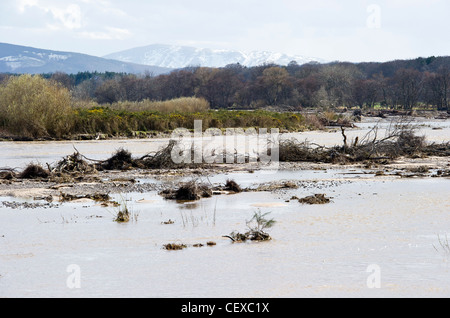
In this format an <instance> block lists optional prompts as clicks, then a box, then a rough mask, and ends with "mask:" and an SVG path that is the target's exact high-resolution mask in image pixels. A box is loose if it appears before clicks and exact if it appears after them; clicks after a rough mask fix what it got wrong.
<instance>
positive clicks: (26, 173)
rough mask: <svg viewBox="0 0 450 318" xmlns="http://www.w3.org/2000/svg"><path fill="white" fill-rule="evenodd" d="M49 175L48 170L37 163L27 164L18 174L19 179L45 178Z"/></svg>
mask: <svg viewBox="0 0 450 318" xmlns="http://www.w3.org/2000/svg"><path fill="white" fill-rule="evenodd" d="M49 176H50V172H49V171H47V170H45V169H44V168H42V166H40V165H37V164H33V163H32V164H29V165H28V166H27V167H26V168H25V169H24V170H23V171H22V172H21V173H20V174H19V179H39V178H42V179H45V178H48V177H49Z"/></svg>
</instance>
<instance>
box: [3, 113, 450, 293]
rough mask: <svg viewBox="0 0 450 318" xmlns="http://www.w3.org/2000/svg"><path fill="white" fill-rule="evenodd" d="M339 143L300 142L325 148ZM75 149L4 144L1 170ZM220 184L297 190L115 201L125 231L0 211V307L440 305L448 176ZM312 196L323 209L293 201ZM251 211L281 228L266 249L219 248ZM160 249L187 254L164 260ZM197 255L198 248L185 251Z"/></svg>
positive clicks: (284, 173) (94, 209)
mask: <svg viewBox="0 0 450 318" xmlns="http://www.w3.org/2000/svg"><path fill="white" fill-rule="evenodd" d="M433 124H434V123H433ZM437 125H439V126H440V127H443V129H438V130H436V129H427V130H426V132H427V133H429V135H427V137H428V136H431V137H430V138H435V139H436V140H441V139H444V140H447V141H448V140H449V139H450V138H449V134H448V132H449V130H448V129H449V126H448V122H443V123H442V122H440V123H438V124H437ZM429 127H431V126H429ZM339 134H340V132H338V133H316V135H314V134H312V133H311V134H310V135H311V136H316V137H315V138H317V140H328V142H330V143H334V141H333V140H335V141H336V142H340V137H339ZM332 136H333V137H332ZM432 136H434V137H432ZM302 137H303V135H302V136H301V138H302ZM333 138H334V139H333ZM164 142H165V140H139V141H138V140H130V141H120V143H118V142H116V141H103V142H82V143H76V144H75V145H76V148H77V149H78V150H79V151H80V152H81V153H83V154H85V155H86V156H88V157H91V158H93V159H105V157H108V156H109V155H110V154H111V152H113V151H114V150H115V149H117V147H118V145H119V146H126V148H128V149H129V150H130V152H132V153H133V154H139V153H143V154H145V153H147V152H148V149H150V148H152V147H153V148H152V149H154V148H157V147H158V146H159V145H164ZM73 144H74V143H40V144H39V143H1V144H0V147H1V149H2V150H3V151H2V152H1V153H0V159H1V160H2V161H1V162H2V164H0V165H1V166H10V167H15V166H17V167H20V166H21V165H22V163H25V162H27V161H28V160H35V161H36V160H37V161H41V162H45V161H49V162H50V161H54V160H58V159H60V158H61V157H62V156H65V155H67V154H70V153H72V152H73V146H72V145H73ZM446 160H447V162H448V158H447V159H446ZM448 163H450V162H448ZM180 178H181V179H183V180H184V179H188V178H186V177H180ZM181 179H180V180H181ZM227 179H233V180H235V181H236V182H237V183H238V184H240V185H241V186H243V187H257V186H258V185H261V184H265V183H268V182H271V181H273V180H277V181H283V180H286V181H294V182H296V183H297V184H298V185H299V187H298V188H295V189H293V188H290V189H277V190H272V191H261V192H244V193H239V194H234V195H219V196H213V197H211V198H205V199H202V200H200V201H196V202H182V203H180V202H175V201H166V200H164V199H163V198H162V197H161V196H159V195H158V193H157V192H156V191H149V192H146V193H123V194H114V195H113V196H114V198H115V199H116V200H117V201H119V202H126V204H127V206H128V207H129V209H130V211H131V212H132V214H133V215H135V216H136V218H135V220H133V221H131V222H129V223H126V224H118V223H116V222H114V221H113V219H114V215H115V213H117V210H116V208H113V207H108V208H105V207H102V206H100V205H99V204H98V203H95V202H93V201H90V200H84V201H81V202H68V203H63V204H60V203H58V202H54V204H55V206H52V207H47V208H45V207H38V208H35V209H26V208H22V209H21V208H18V209H11V208H8V207H5V206H3V205H2V204H0V220H1V221H0V297H233V298H235V297H256V298H257V297H295V298H296V297H448V296H450V275H449V273H450V250H449V246H448V245H447V243H446V242H447V241H446V239H447V238H449V239H450V196H449V193H450V192H449V189H450V187H449V186H450V181H449V179H448V178H432V177H430V176H424V177H416V178H400V177H398V176H396V175H393V174H392V175H391V174H387V175H384V176H380V177H375V174H374V171H367V170H364V169H353V170H351V169H349V168H345V167H342V169H327V170H295V171H293V170H280V171H274V172H273V173H265V172H264V171H255V172H254V173H248V172H230V173H226V174H225V173H223V174H215V175H212V176H210V177H208V179H207V181H208V182H210V183H212V184H221V183H223V182H224V181H226V180H227ZM140 181H142V182H148V183H153V182H154V183H157V182H160V180H156V179H152V178H147V179H142V180H140ZM316 193H324V194H326V195H327V197H330V198H331V202H330V203H329V204H325V205H303V204H300V203H299V202H298V201H297V200H291V198H292V197H293V196H297V197H299V198H300V197H304V196H308V195H312V194H316ZM2 201H8V202H11V201H15V202H19V203H20V202H35V201H34V200H33V199H32V198H25V197H1V198H0V203H1V202H2ZM39 202H41V201H39ZM257 211H260V212H263V213H270V214H269V216H270V217H271V218H274V219H275V220H276V221H277V223H276V224H275V226H274V227H273V228H271V229H269V230H268V232H269V234H270V235H271V236H272V238H273V240H271V241H269V242H261V243H232V242H231V241H230V240H229V239H227V238H224V237H223V235H227V234H230V233H231V232H233V231H245V230H246V221H247V220H249V219H251V217H252V216H253V214H254V213H255V212H257ZM167 221H173V222H167ZM165 223H169V224H165ZM207 242H215V243H216V245H214V246H207V245H206V243H207ZM168 243H180V244H181V243H182V244H186V245H187V248H186V249H184V250H181V251H166V250H164V249H163V245H164V244H168ZM198 243H201V244H203V245H204V246H203V247H194V245H195V244H198ZM74 268H75V269H76V271H73V269H74ZM373 269H376V270H375V271H374V270H373ZM73 275H78V276H73ZM73 277H76V278H79V280H78V281H76V282H78V283H79V285H77V284H75V285H73V282H74V281H73V280H72V278H73ZM375 283H379V285H377V284H375ZM71 287H75V288H71ZM378 287H379V288H378Z"/></svg>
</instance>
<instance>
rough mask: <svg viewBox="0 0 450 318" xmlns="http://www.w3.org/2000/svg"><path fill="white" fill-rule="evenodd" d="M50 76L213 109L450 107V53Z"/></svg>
mask: <svg viewBox="0 0 450 318" xmlns="http://www.w3.org/2000/svg"><path fill="white" fill-rule="evenodd" d="M0 76H1V77H3V78H4V77H7V76H8V75H6V74H2V75H0ZM1 77H0V81H1V79H2V78H1ZM43 77H44V78H47V79H51V80H53V81H56V82H58V83H59V84H61V85H62V86H64V87H66V88H67V89H69V91H70V92H71V93H72V96H73V98H75V99H76V100H84V101H86V100H88V101H89V100H91V101H92V100H93V101H96V102H97V103H99V104H112V103H116V102H122V101H135V102H140V101H144V100H154V101H165V100H172V99H176V98H181V97H198V98H203V99H205V100H207V101H208V102H209V104H210V105H211V108H214V109H258V108H263V107H267V106H276V107H277V108H279V109H286V110H300V109H303V108H323V109H327V108H334V107H356V106H359V107H361V108H373V107H375V106H378V107H386V108H392V109H404V110H411V109H413V108H415V107H422V108H433V109H438V110H449V104H450V101H449V99H450V57H429V58H417V59H414V60H397V61H391V62H386V63H348V62H334V63H328V64H318V63H309V64H304V65H299V64H297V63H296V62H291V63H290V64H289V65H287V66H280V65H275V64H264V65H261V66H255V67H245V66H242V65H240V64H231V65H227V66H226V67H223V68H209V67H189V68H184V69H179V70H175V71H173V72H171V73H169V74H164V75H159V76H152V74H144V75H132V74H125V73H113V72H106V73H98V72H83V73H78V74H65V73H53V74H43Z"/></svg>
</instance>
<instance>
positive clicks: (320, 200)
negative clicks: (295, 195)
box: [298, 194, 330, 205]
mask: <svg viewBox="0 0 450 318" xmlns="http://www.w3.org/2000/svg"><path fill="white" fill-rule="evenodd" d="M298 202H300V203H303V204H310V205H313V204H327V203H330V199H329V198H327V197H326V196H325V194H314V195H311V196H308V197H305V198H301V199H298Z"/></svg>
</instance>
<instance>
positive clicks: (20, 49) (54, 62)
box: [0, 43, 171, 75]
mask: <svg viewBox="0 0 450 318" xmlns="http://www.w3.org/2000/svg"><path fill="white" fill-rule="evenodd" d="M86 71H90V72H94V71H97V72H106V71H108V72H124V73H144V72H146V71H148V72H151V73H153V74H155V75H159V74H163V73H168V72H170V71H171V70H170V69H166V68H161V67H157V66H149V65H138V64H133V63H126V62H122V61H117V60H108V59H104V58H100V57H96V56H91V55H86V54H80V53H73V52H60V51H50V50H43V49H37V48H33V47H26V46H20V45H13V44H7V43H0V72H2V73H17V74H20V73H30V74H42V73H54V72H64V73H68V74H71V73H78V72H86Z"/></svg>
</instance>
